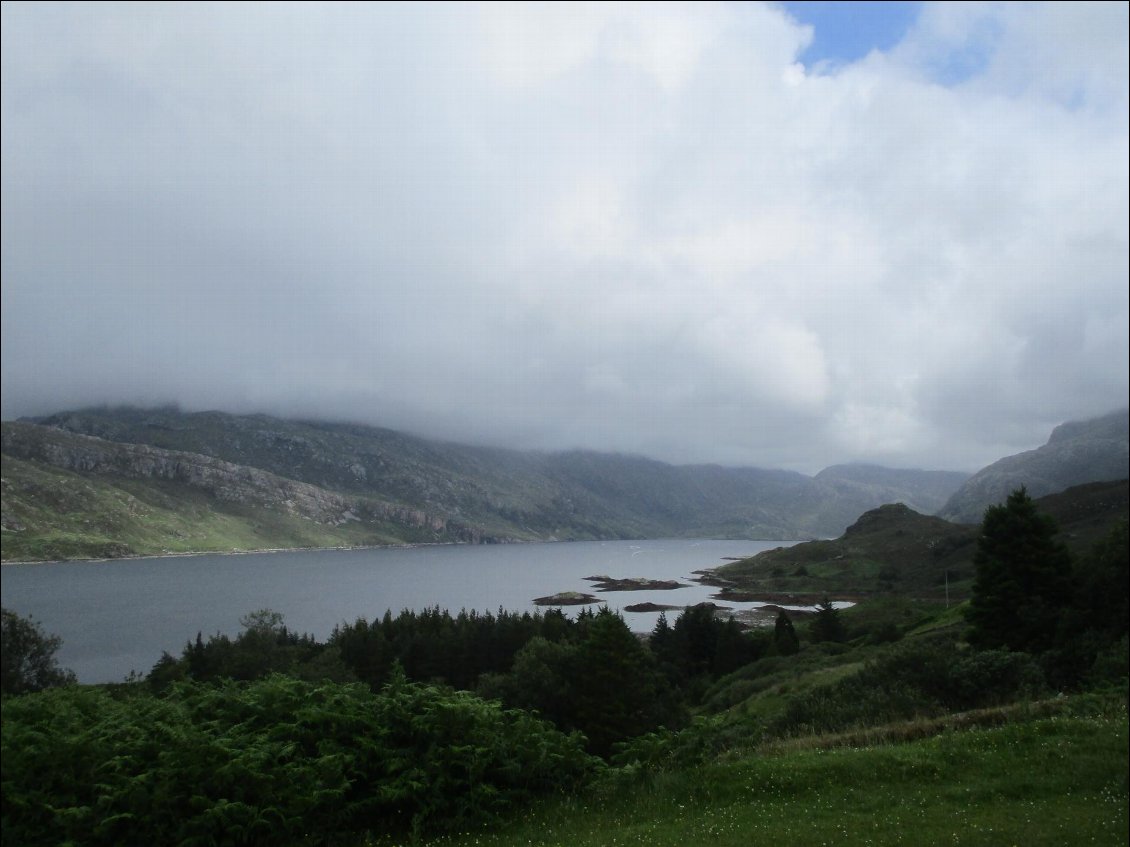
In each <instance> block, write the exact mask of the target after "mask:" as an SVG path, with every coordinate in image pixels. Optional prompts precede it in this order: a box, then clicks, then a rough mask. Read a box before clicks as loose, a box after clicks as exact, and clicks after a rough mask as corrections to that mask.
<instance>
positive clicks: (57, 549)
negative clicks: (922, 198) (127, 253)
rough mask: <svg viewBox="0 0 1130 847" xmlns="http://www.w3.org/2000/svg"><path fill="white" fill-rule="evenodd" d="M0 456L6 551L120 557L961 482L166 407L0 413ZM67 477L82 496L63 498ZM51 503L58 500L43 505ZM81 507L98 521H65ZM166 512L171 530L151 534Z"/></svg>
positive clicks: (659, 516)
mask: <svg viewBox="0 0 1130 847" xmlns="http://www.w3.org/2000/svg"><path fill="white" fill-rule="evenodd" d="M3 452H4V462H5V470H4V478H5V483H4V489H3V498H4V504H3V508H4V527H5V535H4V539H5V543H4V558H5V559H9V560H10V559H13V558H17V557H19V556H29V557H32V558H44V557H67V556H81V555H101V553H82V552H78V551H79V550H81V549H83V545H84V544H87V546H88V547H89V548H90V549H94V550H100V551H105V550H110V551H116V554H119V555H124V554H129V553H152V552H160V551H162V550H186V549H231V548H232V547H239V548H246V547H275V546H315V545H331V544H341V545H346V544H350V545H356V544H385V543H397V542H420V541H468V540H470V541H475V540H480V541H512V540H518V541H522V540H549V539H562V540H564V539H600V538H647V537H651V538H655V537H672V536H682V537H692V536H694V537H709V536H713V537H733V538H776V539H781V540H800V539H804V538H814V537H828V536H834V535H837V534H839V533H840V532H842V531H843V529H844V527H845V526H847V525H848V524H849V523H850V522H851V521H852V520H854V519H855V517H856V516H858V515H859V514H860V513H861V512H864V511H866V510H867V509H871V508H874V507H875V506H877V505H880V504H882V503H885V502H890V501H892V500H903V501H907V502H912V503H915V504H916V505H919V506H920V507H923V508H929V506H930V505H932V504H934V503H935V502H941V500H943V499H944V497H945V496H946V495H948V493H950V492H951V491H953V490H956V488H957V486H958V485H959V484H960V483H961V481H962V479H963V477H962V476H961V475H958V474H947V473H934V472H921V471H892V470H889V469H884V468H876V467H869V466H842V467H837V468H829V469H827V470H826V471H824V472H822V473H821V474H820V475H818V476H817V477H816V478H813V477H808V476H805V475H803V474H799V473H794V472H791V471H779V470H765V469H758V468H725V467H720V466H717V465H691V466H674V465H669V464H666V463H663V462H658V461H654V460H651V459H646V458H642V457H639V456H627V455H619V454H604V453H595V452H589V451H570V452H561V453H540V452H519V451H513V450H502V449H495V448H485V447H472V446H467V445H460V444H451V443H443V442H435V441H428V440H425V439H422V438H417V437H415V436H411V435H406V434H404V433H399V432H394V431H392V430H388V429H381V428H378V427H368V426H355V425H347V424H331V423H319V422H310V421H287V420H279V419H275V418H270V417H266V416H262V415H251V416H239V415H230V414H225V413H222V412H203V413H194V414H187V413H183V412H180V411H178V410H176V409H170V408H164V409H132V408H116V409H106V408H102V409H89V410H83V411H77V412H67V413H62V414H58V415H52V416H50V417H46V418H40V419H36V420H34V421H24V422H16V423H4V424H3ZM80 490H81V491H86V492H87V493H88V494H89V495H90V498H93V499H92V500H91V499H90V498H88V499H87V501H84V503H85V505H83V504H82V503H77V502H75V501H73V498H72V497H71V494H72V493H73V492H76V491H80ZM131 498H132V499H131ZM135 501H136V502H135ZM62 502H66V503H68V504H69V505H68V506H67V508H66V509H65V510H60V509H56V508H55V506H54V505H53V504H56V503H62ZM84 508H86V509H95V510H96V511H99V510H100V512H99V513H100V514H102V518H100V519H98V520H95V521H94V523H93V524H91V523H90V522H89V521H88V522H87V523H82V522H81V521H80V522H79V523H78V524H75V523H74V521H73V520H72V519H73V518H74V517H75V516H76V515H80V514H81V512H82V509H84ZM188 514H192V515H195V516H196V517H195V518H194V519H193V520H188V519H187V518H186V515H188ZM68 522H70V523H68ZM166 524H167V525H168V526H170V527H175V529H170V530H169V532H167V533H165V534H164V535H162V532H161V531H160V529H159V527H160V526H163V525H166ZM92 526H93V527H95V528H96V529H97V531H94V529H90V527H92ZM84 527H86V529H84ZM87 535H89V536H90V537H89V538H87ZM32 539H39V541H38V542H36V543H32ZM45 539H54V540H53V541H50V543H48V541H47V540H45ZM84 539H85V540H84ZM88 542H89V543H88ZM19 551H23V552H22V553H21V552H19ZM37 551H38V552H37ZM52 551H54V552H52Z"/></svg>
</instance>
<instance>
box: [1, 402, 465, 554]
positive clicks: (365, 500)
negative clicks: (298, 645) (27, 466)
mask: <svg viewBox="0 0 1130 847" xmlns="http://www.w3.org/2000/svg"><path fill="white" fill-rule="evenodd" d="M2 445H3V452H4V453H5V454H7V455H9V456H12V457H14V458H17V459H22V460H24V461H30V462H40V463H43V464H46V465H50V466H52V467H56V468H61V469H63V470H67V471H72V472H75V473H78V474H84V475H85V474H91V475H96V476H105V477H120V478H126V479H140V480H164V481H168V482H173V483H178V484H180V485H185V486H189V487H191V488H195V489H200V490H202V491H204V492H206V493H207V494H208V495H210V496H211V497H213V498H215V499H216V500H218V501H220V502H222V503H228V504H240V505H244V506H250V507H254V508H261V509H267V510H271V511H276V512H282V513H285V514H288V515H291V516H294V517H299V518H304V519H307V520H311V521H314V522H316V523H319V524H323V525H326V526H341V525H343V524H346V523H349V522H351V521H359V522H372V521H379V522H389V523H393V524H399V525H402V526H404V527H407V528H412V529H424V530H427V531H429V532H431V533H435V534H436V535H437V536H442V537H443V538H444V539H445V540H454V541H469V542H476V543H477V542H479V541H482V540H484V539H483V533H482V532H481V531H480V530H478V529H476V528H474V527H470V526H465V525H462V524H460V523H457V522H452V521H449V520H448V519H446V518H445V517H444V516H441V515H436V514H429V513H428V512H426V511H424V510H422V509H416V508H412V507H409V506H403V505H398V504H393V503H387V502H382V501H380V500H377V499H374V498H369V497H358V496H350V495H348V494H342V493H339V492H334V491H328V490H326V489H324V488H320V487H318V486H315V485H311V484H309V483H305V482H299V481H296V480H293V479H287V478H285V477H281V476H278V475H277V474H274V473H271V472H269V471H264V470H260V469H258V468H252V467H247V466H245V465H239V464H235V463H233V462H228V461H225V460H223V459H217V458H214V457H211V456H204V455H201V454H198V453H188V452H183V451H176V450H165V449H162V448H159V447H152V446H149V445H145V444H121V443H115V442H111V441H105V440H103V439H100V438H96V437H93V436H88V435H79V434H76V433H71V432H64V431H62V430H57V429H51V428H47V427H42V426H37V425H34V424H26V423H5V424H4V426H3V435H2Z"/></svg>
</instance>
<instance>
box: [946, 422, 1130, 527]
mask: <svg viewBox="0 0 1130 847" xmlns="http://www.w3.org/2000/svg"><path fill="white" fill-rule="evenodd" d="M1128 465H1130V414H1128V413H1127V410H1125V409H1123V410H1122V411H1119V412H1113V413H1111V414H1109V415H1104V416H1103V417H1100V418H1094V419H1091V420H1087V421H1077V422H1073V423H1065V424H1063V425H1062V426H1058V427H1056V428H1055V430H1054V431H1053V432H1052V434H1051V437H1050V438H1049V439H1048V443H1047V444H1045V445H1044V446H1043V447H1040V448H1038V449H1036V450H1029V451H1027V452H1024V453H1019V454H1017V455H1015V456H1008V457H1006V458H1004V459H1001V460H999V461H997V462H993V464H991V465H989V466H988V467H987V468H984V469H982V470H980V471H978V472H977V473H976V474H974V475H973V476H972V477H970V478H969V480H968V481H966V482H965V484H964V485H962V486H961V487H960V488H959V489H958V490H957V491H956V492H955V493H954V494H953V496H952V497H950V498H949V501H948V502H947V503H946V504H945V506H943V507H942V509H941V510H940V511H938V513H937V514H938V515H939V516H940V517H943V518H945V519H946V520H948V521H953V522H955V523H979V522H980V520H981V517H982V515H984V513H985V509H986V508H988V507H989V506H993V505H996V504H997V503H1002V502H1004V500H1005V499H1007V498H1008V495H1009V494H1010V493H1011V492H1012V491H1015V490H1016V489H1017V488H1019V487H1020V486H1024V487H1026V488H1027V489H1028V494H1029V495H1031V496H1032V497H1043V496H1044V495H1046V494H1054V493H1056V492H1058V491H1063V490H1064V489H1066V488H1069V487H1071V486H1073V485H1082V484H1084V483H1088V482H1101V481H1105V480H1118V479H1125V478H1126V477H1127V476H1128V475H1130V471H1128Z"/></svg>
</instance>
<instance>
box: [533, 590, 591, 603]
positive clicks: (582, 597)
mask: <svg viewBox="0 0 1130 847" xmlns="http://www.w3.org/2000/svg"><path fill="white" fill-rule="evenodd" d="M599 602H601V601H600V600H598V599H597V598H596V597H594V596H593V595H592V594H583V593H581V592H580V591H559V592H558V593H557V594H550V595H549V596H548V597H535V598H534V600H533V603H534V605H535V606H584V605H587V604H589V603H599Z"/></svg>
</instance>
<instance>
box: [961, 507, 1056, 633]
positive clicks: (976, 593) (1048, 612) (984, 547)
mask: <svg viewBox="0 0 1130 847" xmlns="http://www.w3.org/2000/svg"><path fill="white" fill-rule="evenodd" d="M1055 534H1056V526H1055V522H1054V521H1053V520H1052V519H1051V518H1050V517H1048V516H1047V515H1043V514H1040V512H1038V511H1037V509H1036V505H1035V503H1033V502H1032V499H1031V498H1030V497H1029V496H1028V492H1027V491H1026V490H1025V489H1024V488H1020V489H1018V490H1016V491H1014V492H1013V493H1012V494H1011V495H1009V498H1008V501H1007V502H1006V503H1005V504H1004V505H999V506H990V507H989V508H988V509H986V510H985V518H984V521H983V522H982V524H981V536H980V538H979V539H978V541H977V552H976V554H975V555H974V557H973V562H974V564H975V565H976V567H977V574H976V578H975V580H974V584H973V597H972V601H971V603H970V608H969V610H968V612H967V613H966V617H967V618H968V620H969V622H970V624H972V627H973V628H972V631H971V632H970V637H969V640H970V642H971V643H973V644H975V645H976V646H978V647H986V648H1000V647H1006V648H1008V649H1010V650H1023V651H1026V652H1030V653H1039V652H1042V651H1044V650H1047V649H1048V648H1049V647H1051V646H1052V644H1053V643H1054V641H1055V637H1056V630H1057V628H1058V625H1059V621H1060V617H1061V614H1062V612H1063V611H1064V610H1065V609H1067V608H1069V607H1070V605H1071V599H1072V596H1071V591H1072V586H1071V557H1070V554H1069V553H1068V551H1067V548H1066V547H1064V546H1063V544H1061V543H1059V542H1058V541H1056V539H1055Z"/></svg>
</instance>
